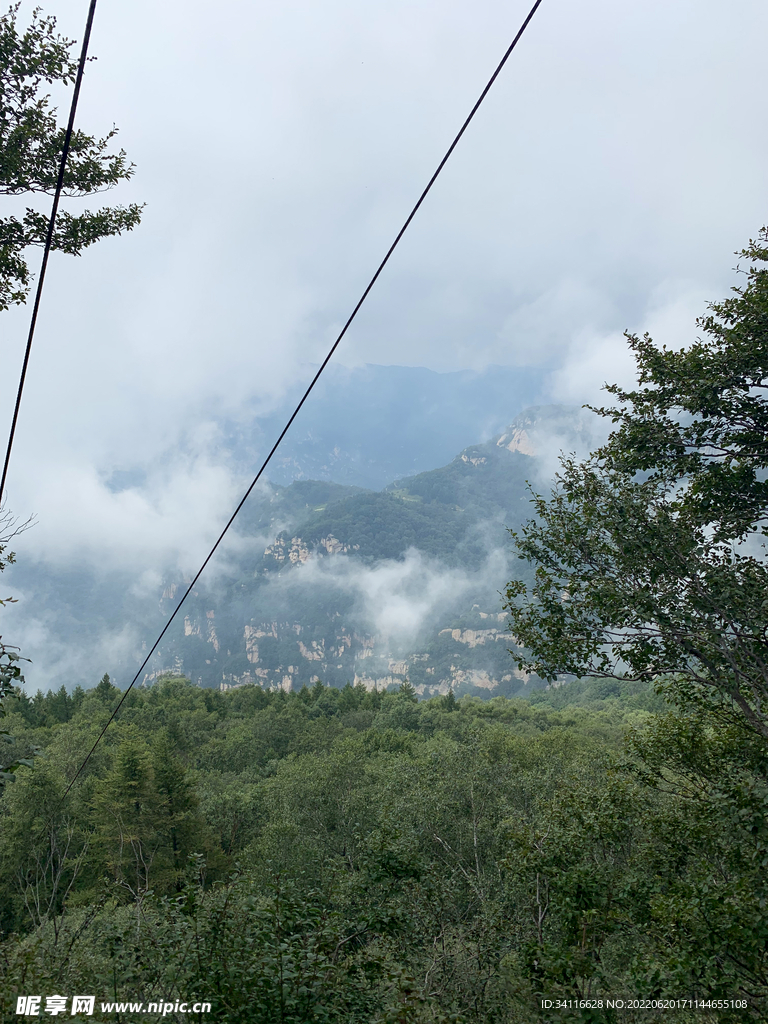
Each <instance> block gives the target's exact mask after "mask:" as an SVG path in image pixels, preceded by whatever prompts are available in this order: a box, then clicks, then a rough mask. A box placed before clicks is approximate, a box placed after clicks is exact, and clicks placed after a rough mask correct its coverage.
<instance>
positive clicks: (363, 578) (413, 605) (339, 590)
mask: <svg viewBox="0 0 768 1024" xmlns="http://www.w3.org/2000/svg"><path fill="white" fill-rule="evenodd" d="M508 572H509V569H508V555H507V553H505V552H504V551H502V550H499V549H496V550H490V551H489V552H488V553H487V555H486V558H485V560H484V562H483V563H482V564H481V565H479V566H478V567H477V570H476V571H475V572H467V571H465V570H461V569H455V568H449V567H448V566H446V565H445V564H444V563H442V562H441V561H439V560H438V559H433V558H428V557H426V556H425V555H424V554H423V553H422V552H420V551H418V550H416V549H414V548H410V549H409V550H408V551H406V552H405V553H404V555H403V557H402V559H397V560H395V559H383V560H381V561H379V562H376V563H374V564H373V565H367V564H365V563H363V562H361V561H359V560H358V559H356V558H353V557H350V556H347V555H334V556H332V557H325V558H318V557H311V558H310V559H309V561H307V562H306V563H305V564H304V565H302V566H301V567H299V568H296V569H293V570H291V571H289V572H284V573H282V574H281V575H280V576H279V577H275V578H274V579H272V580H271V581H270V582H269V584H268V586H269V588H270V590H271V592H272V596H271V600H274V601H275V602H276V603H283V602H286V601H290V599H291V595H296V594H297V593H298V592H303V593H304V594H310V593H311V594H312V595H313V599H314V600H317V594H318V592H321V593H322V592H327V593H329V595H330V594H334V595H343V596H345V597H347V598H348V599H351V611H350V615H351V619H352V621H356V622H357V623H358V627H359V628H360V629H361V630H364V631H368V632H370V633H374V634H376V635H378V636H381V637H384V638H386V640H387V641H388V642H389V643H390V644H392V645H393V646H394V647H405V646H407V645H409V644H413V643H414V642H415V641H416V640H417V639H418V638H419V637H420V636H421V635H423V633H424V631H425V630H426V629H428V628H429V627H430V626H434V625H435V623H437V622H444V621H445V620H446V619H447V618H449V617H450V616H451V614H454V613H456V612H457V611H459V610H460V609H465V607H466V605H467V604H468V603H471V600H472V599H474V598H475V597H480V598H481V599H482V598H484V599H485V600H486V601H488V602H490V603H491V604H493V606H494V607H495V606H496V605H498V603H499V597H498V593H497V592H498V590H499V589H500V587H502V586H503V585H504V583H505V582H506V580H507V578H508ZM332 600H334V598H331V597H329V599H328V605H329V607H330V605H331V601H332Z"/></svg>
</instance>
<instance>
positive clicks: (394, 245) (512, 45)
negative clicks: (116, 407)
mask: <svg viewBox="0 0 768 1024" xmlns="http://www.w3.org/2000/svg"><path fill="white" fill-rule="evenodd" d="M541 2H542V0H536V2H535V3H534V5H533V7H532V8H531V9H530V11H529V12H528V15H527V17H526V19H525V21H524V22H523V24H522V25H521V26H520V29H519V30H518V33H517V35H516V36H515V38H514V39H513V40H512V42H511V43H510V45H509V47H508V48H507V51H506V53H505V54H504V56H503V57H502V58H501V60H500V61H499V64H498V66H497V67H496V70H495V71H494V72H493V74H492V75H491V77H490V78H489V80H488V83H487V84H486V86H485V88H484V89H483V91H482V92H481V93H480V96H479V98H478V100H477V102H476V103H475V105H474V106H473V107H472V109H471V111H470V112H469V115H468V116H467V118H466V120H465V121H464V124H462V126H461V128H460V129H459V131H458V134H457V135H456V137H455V139H454V140H453V142H452V143H451V144H450V146H449V147H448V150H447V152H446V154H445V156H444V157H443V159H442V160H441V161H440V163H439V164H438V166H437V170H436V171H435V173H434V174H433V175H432V177H431V178H430V179H429V182H428V184H427V187H426V188H425V189H424V191H423V192H422V193H421V195H420V196H419V198H418V200H417V202H416V205H415V206H414V207H413V209H412V210H411V212H410V213H409V214H408V217H407V218H406V221H405V223H404V224H403V226H402V227H401V228H400V230H399V231H398V233H397V236H396V237H395V240H394V242H393V243H392V244H391V245H390V247H389V249H388V250H387V253H386V255H385V257H384V259H383V260H382V261H381V263H380V264H379V266H378V268H377V269H376V273H375V274H374V275H373V277H372V278H371V280H370V281H369V282H368V285H367V286H366V288H365V291H364V292H363V294H362V295H361V296H360V298H359V299H358V301H357V305H356V306H355V308H354V309H353V310H352V312H351V313H350V315H349V318H348V319H347V322H346V323H345V324H344V326H343V327H342V329H341V332H340V333H339V336H338V337H337V338H336V340H335V341H334V343H333V345H332V346H331V348H330V350H329V352H328V354H327V355H326V357H325V359H324V360H323V362H322V364H321V365H320V369H319V370H318V371H317V373H316V374H315V376H314V377H313V378H312V381H311V383H310V385H309V387H308V388H307V390H306V391H305V392H304V394H303V395H302V398H301V401H300V402H299V404H298V405H297V406H296V408H295V409H294V410H293V413H292V414H291V417H290V419H289V420H288V422H287V423H286V424H285V426H284V427H283V429H282V431H281V433H280V436H279V437H278V439H277V440H276V441H275V443H274V444H273V445H272V448H271V450H270V452H269V455H267V457H266V459H264V462H263V463H262V464H261V468H260V469H259V471H258V473H257V474H256V476H255V477H254V478H253V480H252V482H251V484H250V486H249V487H248V490H247V491H246V492H245V494H244V495H243V497H242V498H241V499H240V501H239V503H238V505H237V508H236V509H235V511H234V512H233V513H232V515H231V516H230V517H229V520H228V521H227V524H226V526H225V527H224V529H223V530H222V531H221V533H220V534H219V536H218V539H217V540H216V543H215V544H214V545H213V547H212V548H211V550H210V551H209V552H208V555H207V556H206V558H205V561H204V562H203V564H202V565H201V566H200V568H199V569H198V570H197V572H196V573H195V576H194V578H193V580H192V582H191V583H190V584H189V586H188V587H187V589H186V590H185V591H184V594H183V596H182V598H181V600H180V601H179V603H178V604H177V605H176V608H175V609H174V611H173V613H172V615H171V617H170V618H169V619H168V621H167V622H166V624H165V626H163V629H162V631H161V632H160V635H159V636H158V638H157V640H155V642H154V643H153V644H152V647H151V648H150V650H149V652H148V654H147V656H146V658H145V659H144V661H143V662H142V663H141V665H140V667H139V670H138V671H137V673H136V675H135V676H134V677H133V679H132V680H131V683H130V686H128V688H127V689H126V691H125V693H124V694H123V695H122V697H121V698H120V700H119V701H118V703H117V706H116V707H115V709H114V711H113V712H112V714H111V715H110V716H109V718H108V719H107V721H106V724H105V725H104V727H103V728H102V730H101V732H100V733H99V735H98V736H97V737H96V741H95V742H94V744H93V746H92V747H91V749H90V751H89V752H88V754H87V756H86V758H85V760H84V761H83V762H82V764H81V765H80V767H79V768H78V769H77V771H76V772H75V775H74V776H73V778H72V781H71V782H70V783H69V785H68V786H67V788H66V790H65V791H64V794H63V796H62V800H63V799H64V797H66V795H67V793H69V791H70V790H71V789H72V787H73V786H74V784H75V782H76V781H77V779H78V777H79V776H80V774H81V773H82V771H83V769H84V768H85V766H86V765H87V764H88V762H89V761H90V759H91V756H92V755H93V752H94V751H95V750H96V747H97V746H98V745H99V743H100V742H101V738H102V737H103V735H104V733H105V732H106V731H107V729H108V728H109V726H110V725H111V724H112V722H113V721H114V719H115V717H116V715H117V713H118V711H119V710H120V708H121V706H122V704H123V701H124V700H125V698H126V697H127V696H128V694H129V692H130V691H131V689H132V688H133V686H134V684H135V683H136V681H137V679H138V678H139V676H140V675H141V673H142V672H143V671H144V669H145V668H146V666H147V664H148V662H149V659H150V658H151V657H152V655H153V654H154V653H155V651H156V650H157V648H158V647H159V645H160V642H161V641H162V639H163V637H164V636H165V634H166V633H167V632H168V630H169V628H170V626H171V624H172V622H173V620H174V619H175V618H176V616H177V615H178V613H179V611H180V610H181V607H182V605H183V604H184V602H185V601H186V599H187V598H188V597H189V595H190V594H191V593H192V590H193V588H194V586H195V584H196V583H197V581H198V580H199V579H200V577H201V576H202V574H203V572H204V570H205V568H206V566H207V565H208V563H209V562H210V560H211V559H212V558H213V556H214V554H215V553H216V551H217V549H218V547H219V545H220V544H221V542H222V541H223V540H224V537H225V536H226V535H227V532H228V531H229V528H230V527H231V526H232V524H233V523H234V521H235V519H236V517H237V515H238V513H239V512H240V509H241V508H242V507H243V505H244V504H245V503H246V501H247V500H248V497H249V495H250V493H251V491H252V490H253V488H254V487H255V486H256V484H257V483H258V482H259V480H260V479H261V475H262V473H263V472H264V470H265V469H266V468H267V466H268V465H269V463H270V461H271V459H272V456H273V455H274V454H275V452H276V451H277V449H278V447H279V445H280V442H281V441H282V440H283V438H284V437H285V435H286V434H287V433H288V431H289V429H290V427H291V424H292V423H293V421H294V420H295V419H296V417H297V416H298V415H299V412H300V411H301V407H302V406H303V405H304V403H305V402H306V400H307V399H308V398H309V395H310V393H311V392H312V389H313V388H314V386H315V384H317V382H318V380H319V379H320V375H321V374H322V372H323V370H324V369H325V368H326V366H327V365H328V363H329V362H330V360H331V357H332V356H333V353H334V352H335V351H336V349H337V348H338V347H339V344H340V343H341V340H342V338H343V337H344V335H345V334H346V333H347V331H348V330H349V327H350V325H351V324H352V321H353V320H354V319H355V317H356V316H357V314H358V312H359V310H360V307H361V306H362V305H363V303H364V302H365V300H366V299H367V298H368V295H369V294H370V291H371V289H372V288H373V286H374V285H375V284H376V282H377V281H378V279H379V276H380V274H381V272H382V271H383V269H384V267H385V266H386V265H387V263H388V262H389V258H390V256H391V255H392V253H393V252H394V251H395V249H396V248H397V246H398V244H399V242H400V239H401V238H402V237H403V235H404V234H405V232H406V231H407V230H408V227H409V225H410V223H411V221H412V220H413V218H414V217H415V216H416V214H417V213H418V211H419V207H420V206H421V204H422V203H423V202H424V200H425V199H426V198H427V195H428V194H429V192H430V190H431V188H432V186H433V185H434V183H435V182H436V181H437V178H438V176H439V175H440V172H441V171H442V169H443V168H444V167H445V165H446V163H447V162H448V160H449V158H450V156H451V154H452V153H453V151H454V149H456V146H457V145H458V144H459V140H460V139H461V137H462V135H463V134H464V132H465V131H466V130H467V128H468V127H469V124H470V122H471V121H472V118H473V117H474V116H475V114H476V113H477V111H478V110H479V108H480V104H481V103H482V102H483V100H484V99H485V97H486V96H487V95H488V93H489V92H490V89H491V86H492V85H493V83H494V82H495V81H496V79H497V78H498V77H499V75H500V74H501V70H502V68H503V67H504V65H505V64H506V63H507V60H508V59H509V57H510V54H511V53H512V51H513V50H514V48H515V47H516V46H517V44H518V42H519V41H520V38H521V36H522V35H523V33H524V32H525V30H526V29H527V28H528V25H529V23H530V21H531V19H532V18H533V16H534V14H535V13H536V11H537V10H538V8H539V6H540V4H541ZM94 3H95V0H94Z"/></svg>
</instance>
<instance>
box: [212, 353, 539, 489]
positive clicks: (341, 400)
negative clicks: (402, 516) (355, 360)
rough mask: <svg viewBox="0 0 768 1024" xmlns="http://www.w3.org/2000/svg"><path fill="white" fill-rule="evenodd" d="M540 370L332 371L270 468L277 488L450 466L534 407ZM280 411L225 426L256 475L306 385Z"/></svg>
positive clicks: (372, 479)
mask: <svg viewBox="0 0 768 1024" xmlns="http://www.w3.org/2000/svg"><path fill="white" fill-rule="evenodd" d="M542 376H543V375H542V372H541V371H539V370H530V369H519V368H513V367H504V366H494V367H488V368H487V369H486V370H484V371H482V372H480V373H475V372H473V371H470V370H460V371H457V372H455V373H436V372H435V371H434V370H427V369H425V368H423V367H410V366H370V365H369V366H361V367H355V368H348V367H345V366H339V365H336V364H334V363H331V364H330V365H329V367H328V369H327V370H326V371H325V373H324V374H323V376H322V377H321V379H320V381H319V382H318V384H317V386H316V388H315V390H314V391H313V392H312V397H311V400H310V401H309V402H308V403H307V404H306V406H305V407H304V408H303V409H302V410H301V412H300V413H299V416H298V418H297V419H296V421H295V423H294V424H293V426H292V427H291V430H290V431H289V433H288V434H287V436H286V438H285V440H284V441H283V443H282V445H281V446H280V449H279V451H278V452H277V454H276V456H275V458H274V460H273V461H272V463H271V464H270V467H269V470H268V474H267V475H268V477H269V479H270V481H272V483H276V484H288V483H290V482H291V481H293V480H297V479H314V480H333V481H335V482H336V483H341V484H350V485H358V486H362V487H368V488H372V489H375V490H378V489H380V488H382V487H385V486H386V485H387V484H389V483H390V482H391V481H392V480H394V479H396V478H397V477H401V476H406V475H411V474H413V473H419V472H422V471H424V470H428V469H433V468H434V467H435V466H440V465H443V464H444V463H446V462H448V460H449V459H451V458H453V456H454V455H455V454H456V452H457V451H460V450H461V449H462V448H464V447H465V446H466V445H467V444H470V443H471V442H472V441H474V440H478V439H480V440H482V439H484V438H490V437H493V436H495V435H497V434H499V432H500V431H501V430H502V429H503V428H504V426H505V425H506V424H507V423H509V421H510V418H511V417H512V416H514V415H515V414H516V413H517V412H518V411H519V410H521V409H523V408H524V407H525V406H526V405H530V404H531V402H533V401H535V400H536V396H537V394H538V393H539V391H540V388H541V381H542ZM309 377H310V374H307V375H306V380H304V379H302V381H301V382H297V385H296V387H295V389H293V390H292V391H291V393H290V394H289V395H287V396H286V398H285V400H284V401H283V402H282V403H281V404H280V406H279V408H278V409H275V410H273V411H272V412H271V413H269V414H268V415H263V414H260V415H255V416H254V417H253V418H252V419H251V420H250V421H249V422H248V423H246V424H235V423H227V424H223V425H222V426H223V431H224V439H223V447H225V448H228V449H229V450H231V451H232V452H233V453H234V455H235V458H236V461H237V462H238V464H240V465H242V466H244V467H248V468H251V467H255V466H256V465H258V463H259V462H260V458H261V457H263V455H264V453H265V452H266V451H267V450H268V449H269V447H270V446H271V445H272V443H273V442H274V440H275V438H276V437H277V436H278V434H279V433H280V430H281V429H282V427H283V424H284V423H285V420H286V418H287V416H288V414H289V412H290V411H291V410H292V409H293V407H294V406H295V403H296V401H297V400H298V398H299V396H300V394H301V392H302V390H303V387H304V386H305V384H306V383H308V381H309Z"/></svg>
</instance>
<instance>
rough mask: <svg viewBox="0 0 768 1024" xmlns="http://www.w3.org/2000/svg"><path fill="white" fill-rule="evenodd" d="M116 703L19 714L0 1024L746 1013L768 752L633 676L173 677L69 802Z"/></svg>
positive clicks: (757, 983)
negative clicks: (458, 694)
mask: <svg viewBox="0 0 768 1024" xmlns="http://www.w3.org/2000/svg"><path fill="white" fill-rule="evenodd" d="M118 696H119V694H118V692H117V691H116V690H115V689H114V688H113V687H112V686H111V685H110V682H109V679H108V678H106V677H105V678H104V679H103V680H102V681H101V683H100V684H99V685H98V686H96V687H95V688H94V689H92V690H89V691H87V692H84V691H83V690H77V691H75V692H74V693H73V694H71V695H70V694H67V693H66V691H64V690H62V691H60V692H58V693H55V692H54V693H48V694H47V695H42V694H38V696H37V697H35V698H32V699H29V698H27V697H19V698H18V699H17V700H16V701H15V702H13V703H12V704H10V708H11V709H12V710H11V711H10V715H9V719H8V721H9V726H10V729H11V731H12V732H13V734H14V735H15V737H16V751H17V753H19V754H20V755H21V754H32V753H34V751H35V750H43V751H44V753H43V754H41V755H39V756H38V757H37V758H36V760H35V767H34V770H31V771H30V770H25V769H20V770H19V771H18V773H17V780H16V782H15V784H14V785H13V786H10V787H8V788H7V792H6V794H5V796H4V797H3V799H2V801H1V802H0V813H1V814H2V837H3V838H2V854H1V857H2V859H1V860H0V865H1V867H0V885H1V886H2V899H0V906H1V907H2V928H3V933H4V941H3V944H2V955H1V959H0V964H1V965H2V966H1V970H2V992H3V996H2V998H3V999H4V1000H5V1003H4V1009H3V1014H4V1016H3V1019H8V1017H9V1015H10V1014H12V1013H13V1004H14V1002H15V998H16V994H17V993H20V992H31V991H34V992H38V991H42V992H61V991H69V992H96V993H99V998H103V999H104V1000H105V1001H108V1000H123V1001H128V1000H131V1001H134V1000H135V1001H143V1002H150V1001H152V1000H153V999H157V998H162V999H165V1000H170V1001H172V1002H173V1001H176V1000H178V999H180V998H181V999H192V998H193V997H199V998H200V999H210V1000H211V1001H212V1003H213V1011H212V1014H211V1015H207V1016H206V1019H213V1020H220V1021H227V1022H237V1021H243V1022H245V1021H264V1022H267V1021H275V1022H277V1021H280V1022H288V1021H296V1022H298V1021H307V1022H308V1021H323V1020H328V1021H349V1022H354V1021H360V1022H361V1024H362V1022H366V1024H369V1022H372V1021H382V1022H383V1021H392V1022H396V1021H424V1022H426V1021H456V1022H458V1021H467V1022H469V1021H484V1022H485V1021H488V1022H490V1021H499V1022H502V1021H503V1022H513V1021H514V1022H517V1021H520V1022H523V1021H531V1020H552V1019H563V1020H568V1019H572V1020H605V1021H634V1020H644V1021H648V1020H663V1019H669V1018H670V1014H669V1012H668V1011H666V1012H661V1011H658V1012H657V1011H648V1010H643V1011H635V1010H629V1009H624V1010H607V1009H606V1008H605V1004H604V1005H603V1008H602V1009H600V1008H596V1009H594V1010H592V1009H589V1008H582V1009H573V1010H563V1011H558V1013H557V1015H556V1017H553V1016H552V1011H549V1010H546V1009H542V1008H541V999H543V998H547V997H549V998H557V997H567V998H571V999H574V998H581V999H584V1000H587V1003H585V1004H584V1005H585V1007H587V1006H589V1005H591V1003H589V1001H590V1000H592V1001H594V1000H599V999H600V998H603V999H605V997H606V996H609V997H610V996H613V997H615V998H617V999H620V998H623V999H624V1000H626V1001H627V1002H629V1001H630V1000H631V999H632V998H633V997H638V996H642V997H647V998H655V999H660V998H662V999H663V998H674V999H681V998H694V999H695V998H699V999H700V1000H702V999H703V1000H706V1001H707V1003H708V1005H715V1004H711V1003H710V1001H711V1000H712V999H729V1000H730V999H738V1000H740V1001H741V1000H743V1001H744V1006H745V1007H748V1008H747V1009H743V1008H739V1007H734V1008H733V1009H729V1010H722V1009H721V1010H713V1009H706V1008H705V1009H697V1010H695V1011H693V1010H691V1011H687V1010H679V1011H676V1012H675V1019H679V1020H697V1021H701V1020H709V1021H716V1020H717V1021H728V1020H746V1019H759V1009H758V1007H759V1005H760V999H761V998H762V997H763V996H764V995H765V993H766V990H767V988H768V978H766V958H765V936H764V934H763V932H762V931H761V930H760V929H759V928H756V927H755V924H756V922H757V921H758V920H760V918H761V916H762V918H763V920H764V915H762V912H761V910H760V906H761V904H762V905H764V901H765V899H766V897H767V896H768V891H767V890H768V877H767V876H766V871H765V864H766V858H768V836H767V835H766V833H765V829H764V826H762V824H761V823H760V822H759V818H758V808H759V804H760V803H761V801H762V800H763V799H764V796H763V790H762V789H761V788H760V784H759V783H758V781H757V779H758V777H759V775H760V773H761V772H762V773H764V771H765V750H764V747H761V746H758V745H757V744H752V745H750V744H748V743H745V741H744V739H743V737H740V736H739V735H738V734H737V733H736V732H735V731H734V730H718V731H716V732H714V731H713V730H712V729H711V728H709V727H708V723H707V721H706V720H705V719H704V718H703V717H699V718H696V717H691V716H690V715H688V716H686V717H685V719H684V720H683V719H681V718H680V716H679V714H678V713H677V712H675V710H674V709H673V708H672V707H671V706H670V705H669V704H668V703H666V702H665V701H664V699H663V697H662V696H660V695H658V694H656V693H655V692H653V691H652V690H651V689H650V688H649V687H648V686H647V685H644V684H638V683H635V684H631V683H619V682H613V681H606V680H592V681H582V682H581V683H576V682H574V683H571V684H569V685H567V686H565V687H561V688H558V689H552V690H548V691H540V692H538V693H536V694H534V695H533V696H532V698H531V700H530V701H527V702H526V701H522V700H514V699H505V698H500V697H499V698H494V699H493V700H490V701H485V702H483V701H480V700H479V699H476V698H471V697H465V698H462V699H461V700H458V701H456V700H454V698H453V695H452V694H449V695H448V696H447V697H437V698H433V699H431V700H428V701H423V702H417V700H416V698H415V696H414V694H413V691H412V690H411V688H410V687H409V686H408V685H404V686H403V687H402V688H401V689H400V690H399V691H396V692H391V693H381V692H378V693H377V692H366V691H365V690H364V689H363V688H362V687H354V688H353V687H350V686H348V687H346V688H343V689H338V688H330V687H325V686H323V685H322V684H320V683H318V684H316V685H315V686H314V687H313V688H312V689H303V690H301V691H300V692H298V693H291V694H285V693H283V692H281V691H277V692H271V693H270V692H265V691H263V690H262V689H260V688H258V687H255V686H246V687H241V688H239V689H237V690H233V691H230V692H227V693H221V692H217V691H213V690H205V689H201V688H199V687H197V686H194V685H192V684H190V683H189V682H188V681H187V680H184V679H182V678H171V677H168V678H165V679H162V680H160V681H158V682H157V683H156V684H155V685H154V686H152V687H150V688H146V689H140V690H137V691H132V692H131V693H130V694H129V695H128V697H127V699H126V703H125V704H124V705H123V711H122V712H121V715H120V718H119V720H118V721H117V722H116V723H114V725H113V726H112V727H111V728H110V730H109V731H108V732H107V734H106V736H105V738H104V740H103V742H102V743H101V745H100V746H99V747H98V748H97V751H96V753H95V754H94V757H93V758H92V759H91V761H90V762H89V765H88V767H87V769H86V772H85V774H84V776H83V777H82V779H81V780H80V781H79V783H78V785H77V786H76V787H75V788H74V789H73V790H72V791H71V792H70V793H69V794H67V795H66V796H64V791H65V787H66V783H67V780H68V779H70V778H71V777H72V774H73V772H74V770H75V769H76V766H77V765H78V764H79V762H80V760H81V759H82V757H83V756H84V755H85V753H87V751H88V749H90V747H91V745H92V743H93V741H94V738H95V736H96V735H97V734H98V732H99V730H100V729H101V727H102V725H103V724H104V722H105V721H106V718H107V716H108V715H109V713H110V711H111V708H112V707H113V706H114V702H115V700H116V698H117V697H118ZM670 751H674V754H673V755H672V756H673V757H674V763H671V761H670V756H671V755H670ZM737 766H738V779H740V780H743V773H744V771H745V768H746V769H748V770H751V771H752V772H753V773H754V774H753V776H752V778H753V784H752V786H745V785H744V784H743V781H738V780H737V776H736V774H735V772H736V768H737ZM670 771H672V772H674V776H675V778H676V780H677V782H676V785H675V786H670V785H665V784H663V781H662V780H663V779H665V778H667V776H668V774H669V772H670ZM574 1005H575V1004H574ZM86 1019H87V1018H85V1017H83V1020H86ZM103 1019H113V1020H130V1019H134V1018H132V1017H131V1015H130V1014H125V1013H122V1014H121V1013H119V1012H118V1013H112V1014H105V1015H103ZM169 1019H190V1017H189V1015H187V1017H186V1018H182V1017H181V1016H178V1017H173V1016H172V1015H171V1016H170V1018H169ZM200 1019H202V1018H200Z"/></svg>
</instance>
